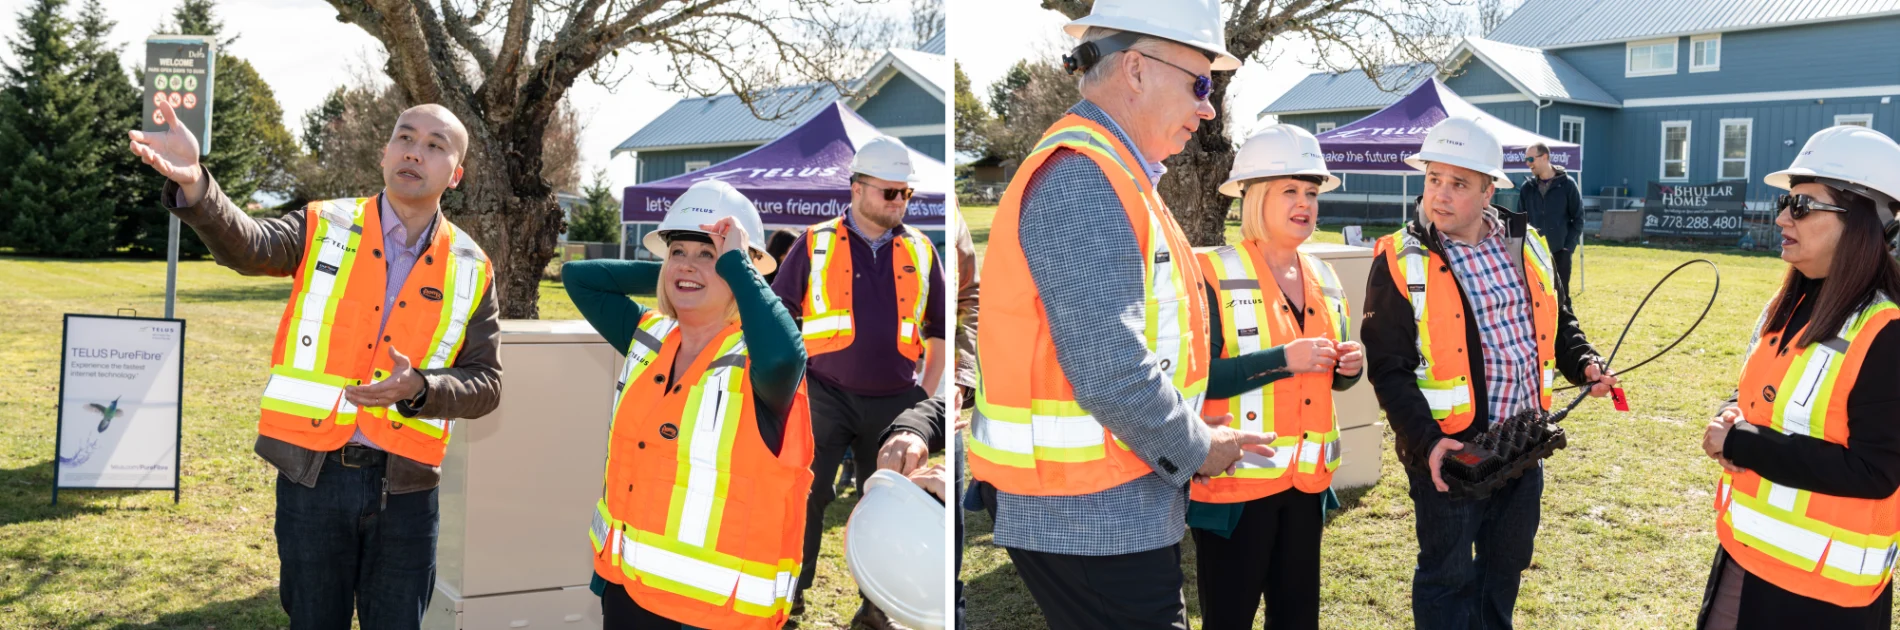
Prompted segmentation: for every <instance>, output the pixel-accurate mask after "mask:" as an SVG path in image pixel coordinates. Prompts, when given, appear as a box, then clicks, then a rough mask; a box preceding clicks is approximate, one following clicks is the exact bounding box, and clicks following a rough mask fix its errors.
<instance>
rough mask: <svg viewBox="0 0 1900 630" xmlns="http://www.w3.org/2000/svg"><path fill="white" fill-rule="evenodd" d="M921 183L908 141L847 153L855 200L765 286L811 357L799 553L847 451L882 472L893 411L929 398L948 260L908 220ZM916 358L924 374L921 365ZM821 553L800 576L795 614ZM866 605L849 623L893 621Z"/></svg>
mask: <svg viewBox="0 0 1900 630" xmlns="http://www.w3.org/2000/svg"><path fill="white" fill-rule="evenodd" d="M915 180H916V170H915V169H913V168H912V165H911V151H910V148H909V147H906V146H904V143H902V142H900V141H898V140H897V139H896V138H892V137H889V136H880V137H877V138H873V139H871V141H869V142H866V143H865V144H864V146H862V147H859V148H858V152H857V155H856V157H854V158H853V159H852V160H851V209H850V211H849V212H847V213H846V214H845V215H844V216H840V217H838V218H835V219H831V220H828V221H824V222H821V223H818V224H816V225H813V226H811V227H810V228H809V229H807V230H805V233H804V234H803V235H801V236H799V237H798V240H797V241H796V242H794V243H792V249H791V251H790V252H788V253H787V254H786V256H785V260H784V261H783V262H782V263H780V265H779V271H778V277H777V278H776V279H774V280H773V282H772V290H773V291H776V292H777V293H778V295H779V298H780V299H782V300H784V301H785V306H786V308H787V309H790V310H791V312H792V316H793V317H797V318H799V319H800V327H801V329H802V330H803V333H804V339H805V348H806V351H807V352H808V353H809V354H810V356H811V360H810V364H809V367H808V369H807V370H806V373H807V374H809V375H810V377H811V378H810V388H811V422H812V437H813V439H814V440H815V446H816V452H815V453H814V455H813V457H812V465H811V470H812V473H813V474H814V475H815V477H814V479H813V480H812V486H811V497H810V498H809V499H808V500H807V502H806V515H805V557H807V558H816V557H818V550H819V547H820V544H821V543H822V541H823V533H824V523H825V507H826V506H828V505H830V504H831V501H832V499H835V498H837V491H836V490H835V489H834V487H833V486H832V484H831V480H832V478H833V477H834V476H836V475H837V472H838V465H839V463H840V462H841V461H842V460H843V459H844V457H845V454H846V452H847V451H849V452H850V454H851V457H852V459H853V467H852V474H853V476H854V477H855V481H856V482H857V483H858V484H863V483H864V480H865V479H868V478H870V476H871V473H872V472H875V471H876V470H877V454H878V449H879V447H880V446H881V445H882V441H881V438H882V437H883V435H884V433H885V430H886V429H888V428H890V426H891V423H892V421H894V420H895V419H896V418H897V416H898V414H901V413H903V412H904V411H906V410H908V409H910V408H911V407H912V406H914V405H916V404H917V403H919V402H921V401H923V400H924V399H925V398H928V397H930V396H931V395H932V393H933V392H935V391H936V390H937V388H938V382H939V381H941V380H942V378H941V377H942V376H943V366H944V351H945V348H944V328H945V323H944V320H943V314H944V309H943V285H944V280H943V269H942V267H941V265H940V260H939V259H938V257H937V252H936V249H935V248H934V247H933V246H932V245H931V243H930V239H928V238H926V237H925V236H924V234H923V233H922V232H920V231H917V230H915V229H912V228H910V227H909V226H906V225H904V213H905V210H906V209H908V208H909V207H910V199H911V196H912V195H913V193H914V192H915V191H914V189H912V188H911V182H913V181H915ZM919 365H921V366H923V368H922V370H921V371H922V376H921V378H919V374H918V373H919V369H918V366H919ZM818 564H819V563H817V562H807V563H805V566H804V569H803V571H802V572H801V573H800V574H799V576H798V589H797V594H796V595H794V596H793V602H792V614H793V615H794V616H796V615H798V614H800V613H802V612H803V611H804V607H805V598H804V592H805V589H807V588H810V587H811V585H812V580H813V579H814V578H815V577H816V576H817V570H818ZM890 623H891V622H890V621H889V620H888V619H886V618H885V616H884V613H883V612H882V611H879V610H878V609H877V607H876V606H874V605H872V604H871V603H870V602H869V601H865V602H863V603H862V604H861V605H860V606H859V608H858V613H857V615H856V616H855V618H854V619H853V623H852V625H853V626H854V627H856V626H860V625H862V626H867V627H871V628H888V627H891V625H890Z"/></svg>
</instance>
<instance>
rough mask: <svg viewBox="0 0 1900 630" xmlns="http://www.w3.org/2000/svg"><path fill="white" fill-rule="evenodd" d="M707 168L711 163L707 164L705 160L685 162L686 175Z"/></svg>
mask: <svg viewBox="0 0 1900 630" xmlns="http://www.w3.org/2000/svg"><path fill="white" fill-rule="evenodd" d="M708 166H712V162H709V161H706V160H687V161H686V172H688V173H691V172H693V171H697V170H700V169H703V168H706V167H708Z"/></svg>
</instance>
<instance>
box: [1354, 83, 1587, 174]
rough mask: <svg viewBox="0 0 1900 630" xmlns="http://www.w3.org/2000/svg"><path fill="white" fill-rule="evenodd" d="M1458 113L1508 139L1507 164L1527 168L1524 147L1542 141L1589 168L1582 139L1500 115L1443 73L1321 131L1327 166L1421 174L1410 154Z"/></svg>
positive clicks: (1569, 163)
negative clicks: (1460, 91)
mask: <svg viewBox="0 0 1900 630" xmlns="http://www.w3.org/2000/svg"><path fill="white" fill-rule="evenodd" d="M1452 116H1466V117H1470V118H1475V119H1477V121H1478V125H1479V126H1481V127H1484V128H1485V129H1486V130H1488V131H1490V132H1491V135H1493V136H1495V137H1497V139H1498V144H1502V145H1504V170H1505V171H1507V172H1518V173H1524V172H1529V171H1530V169H1529V168H1528V167H1526V166H1524V149H1525V147H1528V146H1530V145H1533V144H1536V143H1539V142H1542V143H1544V144H1545V145H1547V146H1549V147H1550V162H1551V163H1552V164H1556V165H1558V166H1562V167H1564V170H1567V171H1570V172H1573V173H1574V172H1580V171H1582V170H1583V151H1582V149H1580V148H1579V147H1578V146H1577V145H1575V144H1572V143H1569V142H1561V141H1558V140H1555V139H1552V138H1546V137H1543V136H1540V135H1537V134H1535V133H1532V132H1529V131H1525V130H1524V129H1523V128H1520V127H1517V126H1515V125H1512V124H1510V123H1507V122H1504V121H1502V120H1498V118H1497V117H1496V116H1492V115H1491V114H1488V113H1485V111H1484V110H1482V109H1478V107H1477V106H1476V105H1472V104H1471V103H1468V102H1466V101H1465V100H1464V99H1462V98H1458V95H1457V94H1455V93H1453V92H1452V91H1451V90H1450V89H1449V88H1446V87H1445V84H1443V83H1440V82H1439V81H1438V79H1437V78H1435V77H1434V78H1432V79H1430V80H1427V81H1426V82H1424V83H1421V84H1419V86H1418V88H1416V89H1414V90H1412V93H1411V94H1407V95H1405V98H1401V99H1399V102H1397V103H1393V104H1391V105H1388V106H1386V108H1385V109H1381V110H1379V111H1377V112H1373V113H1372V114H1371V115H1368V116H1366V117H1365V118H1361V119H1359V120H1355V121H1352V122H1351V123H1347V124H1345V125H1343V126H1340V127H1338V128H1336V129H1333V130H1331V131H1327V132H1325V133H1321V134H1319V135H1318V138H1319V147H1320V150H1321V151H1322V152H1323V153H1325V154H1326V169H1327V170H1329V171H1332V172H1334V173H1361V174H1370V175H1418V174H1419V172H1418V170H1417V169H1414V168H1412V167H1411V166H1407V165H1406V164H1405V158H1406V157H1407V156H1410V155H1412V154H1414V153H1418V149H1419V147H1420V146H1421V145H1423V144H1424V143H1425V134H1426V133H1427V132H1430V131H1431V130H1432V127H1433V126H1435V125H1437V124H1438V122H1439V121H1441V120H1444V119H1446V118H1450V117H1452Z"/></svg>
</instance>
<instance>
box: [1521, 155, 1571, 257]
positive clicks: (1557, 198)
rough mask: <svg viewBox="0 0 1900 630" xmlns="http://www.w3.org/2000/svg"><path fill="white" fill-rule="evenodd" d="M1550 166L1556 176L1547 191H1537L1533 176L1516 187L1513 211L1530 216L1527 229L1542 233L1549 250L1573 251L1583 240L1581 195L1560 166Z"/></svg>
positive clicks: (1535, 178) (1535, 179) (1535, 177)
mask: <svg viewBox="0 0 1900 630" xmlns="http://www.w3.org/2000/svg"><path fill="white" fill-rule="evenodd" d="M1551 167H1552V168H1555V169H1557V176H1556V177H1555V178H1554V179H1552V180H1551V182H1550V190H1549V191H1542V190H1539V189H1538V186H1537V176H1536V175H1531V176H1530V177H1527V178H1524V181H1523V182H1522V183H1520V184H1518V185H1517V212H1518V213H1519V214H1523V215H1527V216H1529V217H1530V221H1531V227H1534V228H1537V231H1539V232H1543V233H1544V238H1545V239H1548V240H1549V241H1550V248H1551V249H1563V250H1569V249H1576V248H1577V243H1578V242H1581V241H1582V240H1583V192H1582V191H1581V190H1579V189H1578V188H1577V180H1575V179H1571V177H1570V174H1569V173H1566V172H1564V167H1561V166H1557V165H1554V164H1553V165H1551Z"/></svg>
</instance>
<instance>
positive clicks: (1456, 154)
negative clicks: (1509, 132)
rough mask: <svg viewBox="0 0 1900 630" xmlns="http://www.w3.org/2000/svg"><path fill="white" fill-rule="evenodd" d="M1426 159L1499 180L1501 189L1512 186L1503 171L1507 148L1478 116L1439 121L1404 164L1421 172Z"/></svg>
mask: <svg viewBox="0 0 1900 630" xmlns="http://www.w3.org/2000/svg"><path fill="white" fill-rule="evenodd" d="M1427 162H1442V163H1445V164H1450V165H1452V166H1457V167H1461V168H1468V169H1471V170H1474V171H1477V172H1480V173H1484V174H1486V175H1490V176H1491V179H1492V181H1495V182H1497V186H1498V188H1510V187H1511V177H1510V176H1509V175H1505V174H1504V147H1503V146H1501V145H1499V144H1498V139H1497V137H1495V136H1492V135H1491V132H1489V131H1485V130H1484V127H1480V126H1478V121H1477V119H1474V118H1466V117H1464V116H1454V117H1452V118H1446V119H1444V120H1442V121H1439V123H1438V125H1437V126H1435V127H1432V130H1431V131H1430V132H1429V133H1426V134H1425V144H1424V146H1420V147H1419V148H1418V154H1417V155H1414V156H1412V157H1408V158H1405V163H1406V164H1410V165H1411V166H1412V168H1415V169H1418V170H1420V171H1423V170H1425V164H1426V163H1427Z"/></svg>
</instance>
